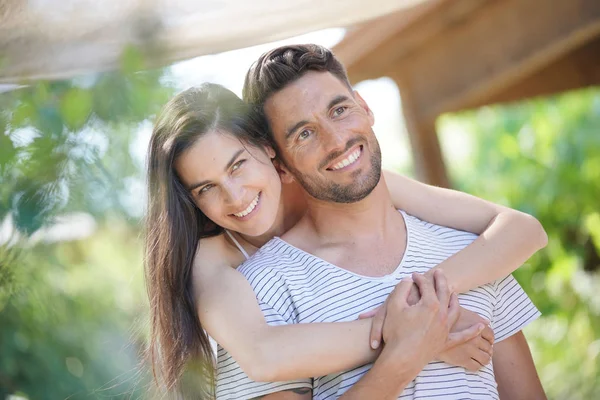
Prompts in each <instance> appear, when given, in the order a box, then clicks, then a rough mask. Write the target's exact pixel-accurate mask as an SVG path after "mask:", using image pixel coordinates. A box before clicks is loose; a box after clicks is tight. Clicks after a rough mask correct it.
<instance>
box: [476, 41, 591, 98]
mask: <svg viewBox="0 0 600 400" xmlns="http://www.w3.org/2000/svg"><path fill="white" fill-rule="evenodd" d="M595 85H600V36H598V37H597V38H596V39H595V40H593V41H591V42H590V43H587V44H585V45H583V46H581V47H580V48H578V49H575V50H574V51H572V52H570V53H568V54H566V55H565V56H563V57H562V58H561V59H560V60H558V61H556V62H555V63H552V64H550V65H548V66H546V67H544V68H542V69H541V70H539V71H537V72H534V73H533V74H532V75H531V76H528V77H525V78H524V79H523V80H521V81H519V82H516V83H514V84H512V85H510V86H508V87H506V88H505V89H503V90H501V91H499V92H498V93H496V94H493V95H491V96H490V97H488V98H483V99H482V101H481V102H479V103H474V104H473V107H474V108H476V107H481V106H484V105H487V104H494V103H508V102H513V101H518V100H522V99H526V98H531V97H538V96H548V95H552V94H555V93H559V92H563V91H566V90H573V89H579V88H583V87H588V86H595Z"/></svg>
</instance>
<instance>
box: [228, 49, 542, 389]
mask: <svg viewBox="0 0 600 400" xmlns="http://www.w3.org/2000/svg"><path fill="white" fill-rule="evenodd" d="M244 97H245V100H247V101H249V102H251V103H254V104H256V105H257V106H258V107H260V108H262V110H263V111H264V113H265V115H266V117H267V120H268V122H269V125H270V128H271V134H272V136H273V137H272V139H273V142H274V144H275V146H276V149H277V152H278V155H279V158H280V160H281V161H282V163H283V164H284V166H283V169H284V171H287V172H289V173H290V174H285V175H284V177H283V178H282V179H292V177H293V179H296V180H297V181H298V182H299V183H300V184H301V185H302V186H303V188H304V189H305V191H306V192H307V195H308V196H307V198H308V211H307V213H306V215H305V216H304V218H303V219H302V220H301V221H300V222H299V223H298V224H297V225H296V226H295V227H294V228H292V229H291V230H290V231H289V232H287V233H286V234H285V235H283V237H282V238H275V239H273V240H271V241H270V242H269V243H267V244H266V245H265V246H264V247H263V248H262V249H261V250H260V251H259V252H258V253H257V254H256V255H255V256H254V257H253V258H252V259H251V260H249V261H248V262H247V263H245V264H244V265H242V266H241V267H240V269H239V270H240V272H242V273H243V274H244V275H245V276H246V278H247V279H248V280H249V281H250V283H251V284H252V286H253V288H254V290H255V292H256V295H257V297H258V299H259V300H260V302H261V303H262V304H265V307H263V310H265V309H266V310H267V311H265V316H266V317H267V319H268V322H269V323H305V322H325V321H328V322H331V321H343V320H350V319H353V318H355V317H356V316H357V315H358V314H360V313H362V312H365V311H367V310H369V309H371V308H373V307H375V306H378V305H381V304H382V303H383V301H384V300H385V298H386V296H387V295H388V294H389V293H392V303H394V304H395V302H396V301H395V300H394V299H397V298H398V297H400V298H403V296H399V295H397V294H396V292H397V291H394V287H395V286H396V284H397V283H398V282H400V281H401V280H402V279H403V278H406V277H409V276H410V275H411V274H412V273H414V272H417V273H424V272H427V271H428V270H430V269H431V268H433V267H434V266H435V265H437V264H438V263H439V262H441V261H443V260H444V259H446V258H448V257H450V256H451V255H453V254H454V253H456V252H457V251H459V250H461V249H462V248H464V247H466V246H467V245H468V244H470V243H471V242H472V241H473V240H475V238H476V235H472V234H470V233H466V232H460V231H456V230H453V229H449V228H445V227H441V226H436V225H432V224H429V223H425V222H423V221H420V220H418V219H417V218H414V217H411V216H409V215H407V214H405V213H404V212H399V211H397V210H395V209H394V208H393V205H392V203H391V200H390V197H389V193H388V191H387V187H386V185H385V182H384V180H383V178H382V177H381V152H380V149H379V144H378V142H377V140H376V138H375V135H374V133H373V130H372V125H373V123H374V118H373V114H372V112H371V110H370V109H369V107H368V106H367V104H366V103H365V101H364V100H363V99H362V98H361V97H360V95H359V94H358V93H356V92H354V91H352V89H351V86H350V84H349V82H348V79H347V77H346V75H345V71H344V69H343V67H342V66H341V64H340V63H339V62H338V61H337V60H336V59H335V58H334V57H333V55H332V54H331V52H329V51H328V50H327V49H324V48H322V47H319V46H314V45H307V46H286V47H282V48H278V49H275V50H273V51H271V52H269V53H267V54H265V55H263V56H262V57H261V58H260V59H259V60H258V61H257V63H256V65H255V66H254V67H253V69H251V70H250V71H249V73H248V75H247V77H246V83H245V88H244ZM413 278H414V279H415V280H416V281H417V283H418V284H419V285H420V287H423V288H425V289H426V288H427V284H426V283H425V282H426V281H423V277H420V276H419V275H415V276H413ZM431 285H432V284H429V287H431ZM442 286H443V285H442ZM399 291H400V290H399V289H398V292H399ZM440 292H441V293H440V294H438V295H437V298H438V303H437V307H439V308H441V309H443V308H445V303H446V298H447V296H445V295H444V291H443V289H440ZM402 293H404V292H402ZM425 293H428V294H425ZM422 295H423V296H424V297H425V295H427V298H428V299H431V298H432V296H431V290H429V292H427V290H424V291H423V292H422ZM426 302H428V300H427V301H426ZM400 303H401V304H402V307H404V308H402V307H400V308H401V309H402V310H407V309H408V310H410V308H407V306H406V305H405V304H403V303H402V301H401V302H400ZM461 304H462V305H463V306H464V307H465V308H467V309H470V310H472V311H475V312H477V313H478V314H480V315H481V316H482V317H485V318H487V319H489V320H490V321H491V322H492V326H493V327H494V329H495V333H496V341H497V344H496V345H495V350H494V357H493V361H494V369H493V370H492V367H491V365H488V366H485V367H483V368H482V369H481V370H480V371H478V372H475V373H470V372H467V371H466V370H465V369H464V368H461V367H457V366H451V365H449V364H445V363H443V362H441V361H436V362H430V363H428V364H427V365H423V362H428V361H431V360H432V359H433V357H435V353H432V352H431V351H429V352H427V354H426V356H427V357H426V358H424V359H423V358H422V359H420V360H419V359H417V358H415V359H411V357H407V358H406V359H405V360H402V362H400V363H396V364H394V363H390V362H389V360H390V359H391V360H393V359H394V355H396V356H397V355H398V354H403V353H401V352H398V351H397V349H400V348H402V347H401V346H402V345H401V343H402V341H401V340H396V341H394V338H393V335H392V333H393V332H394V331H393V329H391V328H390V326H388V323H389V324H390V325H394V326H396V325H397V327H401V325H402V323H401V322H397V321H399V319H394V313H393V312H391V313H390V316H391V319H390V320H389V321H386V322H385V324H384V342H386V346H385V347H384V349H383V351H382V354H381V356H380V358H379V359H378V360H377V362H376V363H375V364H374V365H373V366H371V365H367V366H363V367H360V368H356V369H354V370H352V371H345V372H343V373H341V374H332V375H330V376H325V377H317V378H315V379H314V380H312V382H310V381H308V382H296V383H295V385H296V386H295V387H296V391H295V392H289V391H287V392H281V391H279V390H280V388H283V386H282V385H284V384H285V383H274V384H255V385H254V386H253V384H252V383H251V382H248V381H247V380H243V382H242V381H240V384H241V385H243V387H244V388H245V389H244V390H247V391H246V393H252V390H253V388H254V389H256V391H255V392H254V393H255V394H256V396H258V395H267V396H266V397H265V398H269V399H284V398H285V399H287V398H294V399H302V398H310V397H311V395H312V396H313V397H314V398H319V399H325V398H337V397H340V396H342V397H350V398H396V397H398V396H399V395H401V398H432V397H443V398H456V399H458V398H469V399H489V398H499V394H498V392H500V393H501V395H502V397H503V398H504V397H506V398H511V399H514V398H523V399H532V398H544V394H543V390H542V388H541V385H540V383H539V379H538V377H537V373H536V371H535V367H534V365H533V361H532V359H531V355H530V353H529V349H528V347H527V343H526V342H525V339H524V337H523V336H522V334H521V333H520V331H521V329H522V327H523V326H525V325H526V324H527V323H529V322H531V321H532V320H534V319H535V318H537V317H538V316H539V312H538V311H537V310H536V309H535V307H534V306H533V304H531V302H530V301H529V299H528V298H527V296H526V295H525V294H524V292H523V291H522V289H521V288H520V287H519V285H518V284H517V283H516V281H514V279H513V278H512V277H508V278H505V279H503V280H500V281H496V282H494V283H492V284H489V285H485V286H482V287H480V288H478V289H476V290H473V291H470V292H468V293H465V294H463V295H461ZM388 306H389V305H388ZM393 308H394V307H392V309H393ZM434 308H435V307H434ZM413 311H414V310H413ZM399 314H401V313H397V314H396V315H399ZM424 315H425V314H424ZM436 318H440V317H434V318H433V319H436ZM415 327H416V325H415ZM403 332H404V333H406V332H405V331H403ZM403 339H404V340H406V338H405V337H403ZM390 341H391V342H392V343H389V342H390ZM414 343H415V345H418V344H423V343H419V342H418V341H415V342H414ZM390 344H392V346H391V350H390V349H388V346H390ZM424 344H425V347H426V344H427V342H426V341H425V342H424ZM431 346H432V347H435V349H429V350H432V351H434V352H435V351H437V352H440V351H441V350H442V347H443V346H440V345H439V344H438V343H437V342H436V343H433V342H432V344H431ZM422 349H423V347H420V350H422ZM404 350H406V347H404ZM382 360H383V361H382ZM316 362H318V360H316ZM411 362H414V365H416V366H417V367H418V368H419V369H421V367H422V368H423V370H422V371H421V372H420V373H418V375H416V374H417V372H418V371H415V370H410V367H411ZM400 366H404V369H403V370H397V371H394V370H392V371H390V370H389V369H390V368H400ZM220 367H221V366H220ZM234 368H235V366H234ZM371 368H372V369H371ZM394 372H395V373H397V375H394ZM228 374H229V376H232V375H233V374H232V372H231V370H228ZM494 374H495V375H494ZM219 375H220V376H224V375H223V374H221V368H220V371H219ZM415 375H416V378H415V379H414V380H412V382H410V383H408V381H407V379H412V377H414V376H415ZM394 376H399V377H400V378H398V379H393V378H392V377H394ZM407 377H409V378H407ZM219 380H220V382H219V385H220V387H221V388H224V387H225V386H226V385H227V383H228V382H227V379H226V378H223V379H219ZM496 381H498V389H497V388H496ZM229 383H230V384H231V382H229ZM303 384H304V385H303ZM219 385H218V390H219ZM298 388H300V389H302V388H310V390H298ZM222 393H224V392H222ZM244 395H245V394H244Z"/></svg>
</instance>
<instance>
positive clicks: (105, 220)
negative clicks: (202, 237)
mask: <svg viewBox="0 0 600 400" xmlns="http://www.w3.org/2000/svg"><path fill="white" fill-rule="evenodd" d="M117 3H118V4H117ZM321 3H324V2H322V1H321V2H319V1H313V0H304V1H296V2H289V4H288V3H285V4H283V5H282V4H281V2H271V1H266V0H264V1H256V2H252V4H251V5H247V4H245V3H244V2H236V1H199V2H190V1H185V0H178V1H174V2H171V3H170V4H168V2H166V1H161V0H152V1H147V2H142V1H134V0H122V1H121V2H116V1H110V2H106V3H104V2H102V6H100V5H98V4H95V3H94V2H91V1H87V0H79V1H76V0H69V1H64V2H58V1H56V2H54V1H49V0H36V1H29V2H24V1H17V0H4V1H1V0H0V399H17V398H25V399H66V398H69V399H79V398H86V399H87V398H127V399H129V398H153V397H154V396H155V393H154V391H153V388H152V383H151V373H150V372H149V370H148V366H147V365H145V364H144V362H143V360H142V358H141V353H142V351H143V348H144V344H145V340H146V337H147V331H148V328H147V298H146V294H145V289H144V279H143V266H142V244H143V242H142V239H143V232H142V225H143V224H142V222H143V216H144V207H145V198H146V193H145V190H146V188H145V156H146V147H147V143H148V140H149V137H150V133H151V129H152V121H153V117H154V115H155V114H156V112H157V110H158V109H159V108H160V107H161V106H162V105H163V104H164V103H165V102H166V101H167V100H168V99H169V98H170V97H171V96H173V95H174V94H175V93H177V92H178V91H180V90H183V89H185V88H187V87H189V86H193V85H197V84H200V83H202V82H205V81H210V82H216V83H220V84H223V85H225V86H227V87H228V88H230V89H231V90H233V91H235V92H236V93H238V94H240V95H241V87H242V84H243V78H244V74H245V72H246V70H247V68H248V67H249V66H250V64H251V63H252V62H253V61H254V60H255V59H256V58H257V57H258V56H259V55H260V54H261V53H263V52H264V51H266V50H269V49H270V48H272V47H275V46H277V45H280V44H284V43H308V42H312V43H318V44H322V45H325V46H327V47H330V48H333V49H334V51H335V52H336V54H337V55H338V56H339V57H340V58H341V60H342V61H343V62H344V63H345V64H346V66H347V68H348V72H349V76H350V78H351V80H352V82H353V84H355V88H356V89H357V90H358V91H359V92H360V93H361V95H362V96H363V97H364V98H365V100H366V101H367V103H368V104H369V105H370V106H371V108H372V109H373V110H374V113H375V116H376V126H375V131H376V133H377V135H378V138H379V140H380V143H381V145H382V146H381V147H382V150H383V158H384V167H385V168H388V169H393V170H396V171H400V172H401V173H404V174H407V175H410V176H414V177H417V178H418V179H421V180H423V181H425V182H428V183H431V184H435V185H440V186H447V187H452V188H455V189H459V190H463V191H466V192H468V193H471V194H474V195H476V196H480V197H482V198H485V199H488V200H491V201H494V202H498V203H500V204H503V205H506V206H509V207H512V208H516V209H519V210H522V211H525V212H528V213H531V214H533V215H535V216H536V217H537V218H538V219H539V220H540V221H541V222H542V224H543V225H544V227H545V229H546V231H547V232H548V235H549V244H548V246H547V247H546V248H545V249H544V250H542V251H540V252H539V253H538V254H536V255H535V256H534V257H533V258H532V259H530V260H529V262H528V263H527V264H526V265H524V266H523V267H522V268H520V269H519V270H518V271H517V272H516V273H515V276H516V277H517V279H518V280H519V282H520V283H521V285H522V286H523V287H524V288H525V290H526V291H527V293H528V294H529V296H530V297H531V298H532V299H533V300H534V302H535V304H536V305H537V307H538V308H539V309H540V310H541V311H542V313H543V317H542V318H541V319H540V320H539V321H537V322H536V323H534V324H532V325H531V326H529V327H528V328H527V329H526V331H525V333H526V336H527V337H528V339H529V342H530V345H531V347H532V351H533V354H534V358H535V361H536V365H537V367H538V371H539V373H540V376H541V379H542V382H543V384H544V387H545V389H546V391H547V394H548V397H549V398H550V399H597V398H600V383H599V382H600V355H599V354H600V296H599V295H598V293H599V292H600V86H598V85H599V84H600V2H597V1H594V0H577V1H576V0H556V1H553V2H552V7H548V3H547V2H546V1H542V0H506V1H502V2H499V1H492V0H488V1H485V0H479V1H475V0H473V1H471V0H453V1H450V0H421V1H404V2H402V1H384V0H377V1H376V0H373V1H370V2H369V4H368V6H366V5H364V4H361V2H360V1H351V0H347V1H345V2H339V1H331V2H328V3H327V4H326V5H325V4H321ZM94 4H95V5H94ZM244 7H251V8H244ZM298 35H300V36H298ZM274 40H278V41H276V42H274ZM483 267H485V266H482V268H483Z"/></svg>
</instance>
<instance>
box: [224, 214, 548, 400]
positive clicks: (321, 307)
mask: <svg viewBox="0 0 600 400" xmlns="http://www.w3.org/2000/svg"><path fill="white" fill-rule="evenodd" d="M402 215H403V217H404V221H405V224H406V232H407V239H406V250H405V253H404V256H403V258H402V261H401V262H400V265H399V266H398V267H397V269H396V270H395V271H394V272H392V273H391V274H389V275H386V276H383V277H368V276H362V275H358V274H355V273H353V272H350V271H347V270H344V269H342V268H339V267H337V266H335V265H332V264H330V263H328V262H326V261H324V260H322V259H320V258H318V257H315V256H313V255H311V254H308V253H306V252H304V251H302V250H300V249H298V248H296V247H294V246H292V245H290V244H289V243H287V242H285V241H283V240H282V239H280V238H274V239H272V240H271V241H269V242H268V243H267V244H265V245H264V246H263V247H262V248H261V249H260V250H259V251H258V252H257V253H256V254H255V255H254V256H253V257H252V258H250V260H248V261H247V262H245V263H244V264H242V265H241V266H240V267H239V271H240V272H241V273H242V274H244V276H245V277H246V278H247V279H248V281H249V282H250V284H251V285H252V287H253V289H254V292H255V293H256V297H257V299H258V302H259V304H260V307H261V309H262V311H263V313H264V315H265V318H266V321H267V323H269V324H270V325H281V324H297V323H308V322H338V321H351V320H355V319H356V318H357V316H358V315H359V314H360V313H362V312H365V311H368V310H371V309H373V308H375V307H377V306H379V305H381V304H382V303H383V301H384V300H385V299H386V297H387V296H388V295H389V294H390V293H391V292H392V290H393V289H394V287H395V286H396V284H398V283H399V282H400V280H402V279H403V278H405V277H409V276H410V275H411V274H412V273H413V272H419V273H423V272H425V271H427V270H429V269H431V268H433V267H435V266H436V265H438V264H439V263H440V262H442V261H444V260H445V259H447V258H448V257H450V256H451V255H453V254H455V253H456V252H458V251H460V250H462V249H463V248H465V247H466V246H467V245H469V244H470V243H471V242H473V241H474V240H475V239H476V238H477V235H474V234H472V233H468V232H463V231H458V230H455V229H451V228H447V227H443V226H439V225H434V224H430V223H427V222H424V221H421V220H419V219H417V218H415V217H412V216H409V215H407V214H406V213H404V212H402ZM459 301H460V304H461V305H462V306H463V307H464V308H466V309H469V310H471V311H473V312H476V313H477V314H479V315H481V316H482V317H485V318H487V319H488V320H490V321H491V324H492V329H493V330H494V334H495V337H496V342H499V341H501V340H503V339H505V338H507V337H509V336H511V335H513V334H515V333H517V332H518V331H520V330H521V329H522V328H523V327H524V326H525V325H527V324H528V323H529V322H531V321H533V320H534V319H536V318H537V317H538V316H539V315H540V313H539V311H538V310H537V309H536V308H535V306H534V305H533V304H532V302H531V301H530V299H529V298H528V297H527V295H526V294H525V292H524V291H523V289H522V288H521V287H520V286H519V284H518V283H517V282H516V281H515V279H514V278H513V277H512V276H508V277H506V278H504V279H501V280H498V281H495V282H492V283H490V284H487V285H484V286H481V287H479V288H477V289H474V290H471V291H469V292H467V293H463V294H460V295H459ZM217 358H218V363H217V369H218V371H217V398H218V399H251V398H254V397H258V396H263V395H266V394H269V393H275V392H279V391H282V390H287V389H294V388H311V389H312V391H313V398H314V399H319V400H321V399H323V400H324V399H335V398H337V397H339V396H341V395H342V394H343V393H344V392H345V391H346V390H348V389H349V388H350V387H351V386H352V385H354V384H355V383H356V382H357V381H358V380H359V379H360V378H361V377H362V376H363V375H365V374H366V373H367V371H368V370H369V369H370V368H371V366H372V364H368V365H364V366H362V367H358V368H354V369H352V370H350V371H345V372H343V373H336V374H331V375H327V376H320V377H316V378H314V379H302V380H297V381H290V382H276V383H259V382H253V381H251V380H250V379H249V378H248V377H247V376H246V375H245V374H244V372H243V371H242V370H241V369H240V367H239V366H238V364H237V363H236V362H235V360H233V358H232V357H231V356H230V355H229V354H228V353H227V352H226V351H225V350H224V349H222V348H219V350H218V357H217ZM315 362H318V360H315ZM399 398H400V399H425V398H426V399H431V398H443V399H498V391H497V387H496V381H495V378H494V372H493V369H492V365H491V364H490V365H487V366H485V367H483V368H482V369H481V370H479V371H478V372H468V371H466V370H465V369H464V368H461V367H456V366H452V365H449V364H446V363H444V362H441V361H434V362H431V363H429V364H428V365H427V366H426V367H425V368H424V369H423V370H422V371H421V372H420V373H419V375H418V376H417V377H416V378H415V379H414V380H413V381H412V382H411V384H410V385H408V386H407V387H406V389H405V390H404V392H403V393H402V395H401V396H400V397H399Z"/></svg>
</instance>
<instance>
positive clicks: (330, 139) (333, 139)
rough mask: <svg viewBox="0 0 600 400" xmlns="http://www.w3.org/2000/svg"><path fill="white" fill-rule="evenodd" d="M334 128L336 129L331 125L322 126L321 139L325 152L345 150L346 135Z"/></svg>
mask: <svg viewBox="0 0 600 400" xmlns="http://www.w3.org/2000/svg"><path fill="white" fill-rule="evenodd" d="M335 128H336V127H335V126H334V125H333V124H332V123H326V124H323V125H322V128H321V137H322V140H323V145H324V147H325V150H326V151H327V152H332V151H336V150H343V149H345V148H346V142H347V141H348V140H347V138H346V135H345V134H344V132H343V131H341V130H339V129H335Z"/></svg>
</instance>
